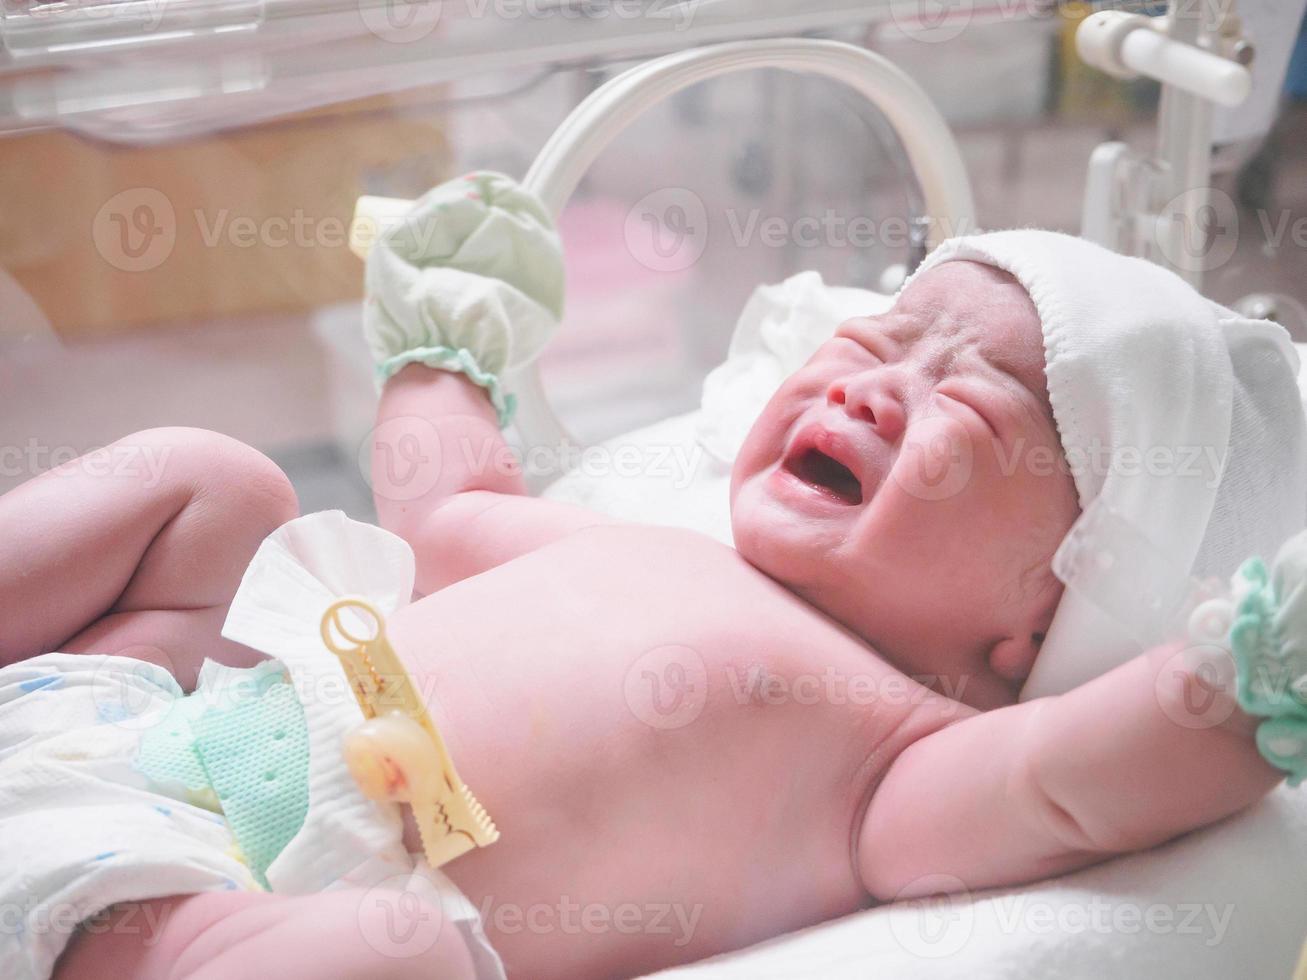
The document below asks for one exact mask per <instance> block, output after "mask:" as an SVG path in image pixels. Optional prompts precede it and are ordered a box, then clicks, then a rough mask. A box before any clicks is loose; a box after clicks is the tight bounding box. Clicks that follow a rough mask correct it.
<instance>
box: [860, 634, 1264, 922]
mask: <svg viewBox="0 0 1307 980" xmlns="http://www.w3.org/2000/svg"><path fill="white" fill-rule="evenodd" d="M1180 650H1181V648H1180V647H1179V646H1178V645H1177V646H1171V647H1159V648H1157V649H1155V650H1153V651H1151V652H1149V653H1147V654H1144V655H1142V656H1139V657H1136V658H1135V659H1134V660H1131V661H1130V662H1128V663H1126V664H1123V665H1122V666H1120V667H1118V668H1116V669H1115V670H1113V671H1111V672H1110V673H1107V674H1104V675H1103V676H1101V677H1098V678H1096V679H1095V680H1093V681H1090V682H1089V683H1087V684H1085V685H1083V686H1081V687H1079V688H1076V689H1075V690H1073V691H1070V692H1068V693H1066V694H1063V695H1060V696H1058V697H1053V698H1041V699H1039V700H1037V701H1030V702H1027V703H1025V704H1019V705H1013V706H1012V707H1008V708H1001V709H998V710H996V711H991V712H987V713H985V714H981V715H976V716H973V717H970V718H967V719H965V720H963V721H961V722H958V723H957V724H954V725H951V726H949V727H947V728H944V729H942V730H940V731H937V732H935V733H934V734H932V735H929V736H927V737H925V738H923V739H921V740H920V741H918V742H916V743H914V744H912V745H910V746H909V747H908V748H907V749H906V750H904V752H903V753H902V754H901V755H900V756H899V757H898V758H897V759H896V760H895V762H894V763H893V764H892V765H891V767H890V769H889V771H888V773H887V774H886V776H885V778H884V780H883V781H882V783H881V785H880V786H879V787H878V789H877V792H876V794H875V796H874V797H873V799H872V801H871V803H870V805H869V808H868V811H867V814H866V816H865V818H864V819H863V822H862V827H861V831H860V837H859V858H858V866H859V870H860V873H861V875H862V878H863V882H864V884H865V885H866V887H867V889H868V890H869V891H870V892H871V893H872V894H873V895H874V896H875V897H876V898H878V899H882V900H891V899H895V898H907V897H911V896H914V895H920V894H923V893H927V892H932V891H939V890H961V889H964V888H965V889H968V890H970V889H977V888H987V887H993V886H999V885H1010V884H1017V883H1020V882H1026V881H1032V880H1037V879H1040V878H1046V877H1049V876H1052V875H1056V874H1061V873H1063V872H1066V871H1071V870H1074V869H1076V868H1080V867H1084V866H1086V865H1089V864H1093V863H1096V862H1098V861H1102V860H1104V859H1106V858H1109V857H1112V856H1114V855H1117V854H1122V853H1126V852H1129V851H1135V850H1139V849H1142V848H1146V847H1151V846H1153V845H1155V844H1160V843H1162V842H1163V841H1166V840H1169V839H1171V838H1172V837H1176V836H1178V835H1180V834H1182V833H1185V832H1186V831H1189V830H1193V829H1195V828H1198V827H1202V826H1204V825H1206V824H1209V823H1212V822H1214V821H1216V820H1219V819H1221V818H1222V817H1225V816H1228V815H1230V814H1232V813H1235V812H1237V811H1239V810H1241V809H1243V808H1244V807H1246V806H1248V805H1249V804H1250V803H1252V802H1254V801H1255V800H1257V799H1258V798H1259V797H1261V796H1262V795H1264V794H1265V793H1267V792H1268V791H1269V790H1270V789H1271V788H1272V787H1274V786H1275V784H1276V783H1277V782H1278V781H1279V780H1280V778H1281V777H1282V775H1283V774H1282V773H1280V772H1279V771H1277V770H1276V769H1274V768H1273V767H1271V766H1270V765H1269V764H1268V763H1267V762H1265V761H1264V760H1263V759H1262V758H1261V756H1260V755H1259V754H1258V752H1257V748H1256V746H1255V744H1254V741H1253V728H1254V725H1255V724H1256V721H1255V719H1251V718H1249V717H1248V716H1246V715H1244V714H1243V713H1242V712H1241V711H1239V709H1238V708H1237V707H1236V706H1234V704H1233V694H1232V692H1228V693H1227V692H1226V691H1224V690H1216V689H1214V688H1213V687H1212V686H1210V685H1209V684H1208V683H1207V682H1206V680H1205V678H1206V676H1207V674H1206V673H1205V672H1203V671H1200V670H1197V669H1195V668H1193V667H1188V666H1186V665H1185V658H1184V657H1182V656H1179V654H1180ZM1220 719H1224V721H1220V723H1217V722H1218V721H1219V720H1220ZM932 875H943V876H948V877H947V878H939V877H936V878H931V877H929V876H932ZM951 879H956V881H953V882H952V887H951V888H950V887H949V886H950V880H951ZM959 882H960V884H959Z"/></svg>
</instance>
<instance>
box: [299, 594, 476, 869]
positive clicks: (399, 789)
mask: <svg viewBox="0 0 1307 980" xmlns="http://www.w3.org/2000/svg"><path fill="white" fill-rule="evenodd" d="M346 614H349V618H350V619H356V620H358V621H359V625H360V626H361V627H362V634H361V635H359V634H356V633H351V632H350V630H349V629H348V628H347V623H346ZM322 642H323V643H325V644H326V646H327V649H328V650H330V651H331V652H332V653H334V654H335V655H336V656H337V657H339V658H340V662H341V664H342V665H343V666H344V668H345V675H346V677H348V679H349V684H350V687H351V688H352V689H353V691H354V696H355V697H356V698H357V699H358V702H359V707H360V708H362V709H363V717H364V718H365V719H366V720H365V721H364V722H363V723H362V724H361V725H359V726H358V728H356V729H354V730H353V731H352V732H350V733H349V734H348V735H346V736H345V746H344V754H345V764H346V765H347V766H348V767H349V771H350V774H351V775H352V776H353V777H354V780H355V782H357V783H358V784H359V788H360V789H361V790H362V791H363V794H364V795H365V796H367V797H368V798H369V799H373V800H385V801H391V802H400V803H407V804H408V805H409V806H410V807H412V809H413V816H414V817H415V819H416V821H417V825H418V830H419V831H420V833H421V834H422V849H423V850H424V851H425V852H426V858H427V863H428V864H430V865H431V867H433V868H438V867H440V866H441V865H442V864H445V863H447V862H449V861H452V860H454V858H456V857H458V856H459V855H460V854H465V853H467V852H468V851H470V850H471V849H472V848H474V847H485V846H487V845H489V844H493V843H494V842H495V841H497V840H498V839H499V831H498V830H497V829H495V823H494V821H493V820H491V819H490V817H489V815H488V814H487V813H486V811H485V808H484V807H483V806H481V804H480V803H478V802H477V800H476V797H474V796H473V795H472V791H471V790H469V789H468V788H467V785H466V784H465V783H464V782H463V781H462V780H461V779H459V778H458V770H456V769H455V768H454V762H453V760H452V759H450V757H449V750H448V749H446V748H445V741H444V739H442V738H441V737H440V732H438V731H437V730H436V726H435V725H434V724H433V723H432V721H431V717H430V715H428V714H427V709H426V705H425V704H424V703H423V701H422V698H421V697H420V696H419V694H418V691H417V688H416V687H415V686H414V684H413V681H412V678H410V677H409V676H408V671H407V670H405V669H404V665H403V664H402V663H401V662H400V659H399V657H398V656H397V655H396V654H395V650H394V648H393V647H392V646H391V645H390V641H389V640H387V639H386V622H385V618H384V617H383V616H382V615H381V612H380V611H379V610H378V609H377V608H376V607H375V606H374V605H372V603H370V602H368V601H367V600H366V599H359V598H353V597H351V598H346V599H340V600H338V601H336V602H334V603H332V604H331V606H330V607H328V609H327V611H326V612H325V613H323V615H322Z"/></svg>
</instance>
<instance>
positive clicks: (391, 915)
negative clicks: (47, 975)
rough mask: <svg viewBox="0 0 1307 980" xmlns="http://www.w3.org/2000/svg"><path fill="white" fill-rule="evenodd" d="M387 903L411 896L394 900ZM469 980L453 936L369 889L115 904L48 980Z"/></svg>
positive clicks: (435, 919)
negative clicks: (120, 979) (105, 979)
mask: <svg viewBox="0 0 1307 980" xmlns="http://www.w3.org/2000/svg"><path fill="white" fill-rule="evenodd" d="M395 897H396V899H415V898H417V897H418V896H416V895H414V894H412V893H395ZM261 976H277V977H279V978H281V980H355V978H367V980H471V978H472V977H473V976H474V971H473V967H472V960H471V957H470V956H469V954H468V951H467V947H466V946H465V945H464V943H463V940H462V937H461V935H460V933H459V931H458V929H457V928H456V927H455V926H453V925H450V924H446V923H442V920H441V913H440V910H439V909H438V908H436V907H435V906H432V905H428V904H426V903H424V902H422V901H421V900H419V901H417V902H412V901H408V902H401V901H398V900H396V901H393V902H392V901H391V900H390V898H389V897H388V896H386V895H381V896H380V897H378V893H377V892H375V891H371V892H365V891H330V892H322V893H319V894H314V895H293V896H288V895H272V894H267V893H256V892H206V893H202V894H198V895H189V896H185V897H180V898H170V899H158V900H155V901H151V902H144V903H131V904H128V905H124V906H119V907H117V908H115V909H114V910H112V911H111V912H110V913H109V914H108V915H107V916H103V917H97V919H96V920H94V921H93V922H92V923H85V924H83V928H82V930H81V931H80V932H79V934H78V935H77V936H76V937H74V939H73V941H72V942H71V943H70V944H69V946H68V947H67V949H66V950H65V951H64V954H63V956H61V957H60V959H59V962H58V963H57V964H56V968H55V973H54V980H98V978H100V977H133V978H135V980H226V978H230V977H261Z"/></svg>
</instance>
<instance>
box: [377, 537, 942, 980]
mask: <svg viewBox="0 0 1307 980" xmlns="http://www.w3.org/2000/svg"><path fill="white" fill-rule="evenodd" d="M391 633H392V637H393V639H394V642H395V645H396V648H397V649H398V650H399V651H400V654H401V656H403V657H404V658H405V659H406V660H407V661H408V662H409V664H410V667H411V669H412V670H413V671H414V672H415V673H416V674H417V675H418V681H419V683H420V684H423V685H424V689H426V690H430V691H431V692H432V698H431V707H432V710H433V712H434V713H435V714H436V716H437V718H438V719H439V722H438V723H439V724H440V725H441V727H442V730H443V731H444V733H445V736H446V738H447V740H448V742H449V745H450V750H451V754H452V755H453V757H454V760H455V762H456V764H457V765H458V767H459V770H460V773H461V775H462V776H463V778H464V779H465V780H466V781H467V783H468V784H469V786H470V787H471V788H472V790H473V792H474V793H475V794H476V795H477V797H478V798H479V799H480V800H481V801H482V802H483V803H484V804H485V806H486V808H487V810H488V811H489V812H490V814H491V816H492V817H493V818H494V820H495V821H496V823H497V824H498V825H499V828H500V830H501V832H502V837H501V839H500V841H499V842H498V843H496V844H494V845H493V846H491V847H489V848H486V849H484V850H481V851H477V852H474V853H473V854H469V855H467V856H466V857H463V858H460V859H459V860H458V861H456V862H455V863H454V864H452V865H450V866H449V867H448V868H447V870H448V871H449V873H450V876H451V877H452V878H454V879H455V880H456V881H457V882H458V883H459V884H460V885H461V886H462V887H463V888H464V890H465V891H466V892H467V893H468V895H469V896H470V897H471V898H472V900H473V902H474V903H476V904H477V905H479V906H481V907H482V911H483V914H484V916H485V919H486V923H487V929H488V932H489V933H490V935H491V939H492V942H494V944H495V945H496V946H497V948H499V949H500V950H501V952H502V954H503V955H504V956H505V959H506V961H507V962H508V963H509V964H510V967H511V966H513V965H514V964H515V965H516V966H517V967H518V968H519V969H521V970H523V971H524V973H525V974H526V975H530V976H533V977H535V976H546V975H549V974H550V973H552V972H556V973H557V974H558V975H560V976H583V975H589V974H593V975H600V974H609V975H611V974H614V973H621V972H629V971H634V970H640V971H645V970H649V969H653V968H655V967H657V966H660V965H665V964H669V963H676V962H683V961H686V960H691V959H696V958H699V957H701V956H706V955H710V954H712V953H715V952H719V951H721V950H723V949H731V948H737V947H739V946H742V945H746V944H748V943H751V942H754V941H757V940H760V939H762V938H765V937H767V936H770V935H774V934H776V933H777V932H781V931H785V930H788V929H792V928H796V927H799V926H802V925H807V924H809V923H812V922H816V921H820V920H822V919H826V918H830V917H832V916H836V915H840V914H843V913H846V912H848V911H851V910H853V909H855V908H857V907H858V906H859V905H860V904H861V903H862V902H863V897H864V895H863V890H862V888H861V886H860V884H859V882H858V881H857V879H856V876H855V874H854V871H853V867H854V865H853V861H852V855H851V850H850V848H851V841H852V840H853V839H854V838H855V835H854V831H855V830H856V821H857V820H858V819H859V817H860V813H861V809H862V807H863V806H865V803H866V800H867V798H868V795H869V793H870V792H871V790H872V788H873V787H874V786H875V784H876V783H877V781H878V779H879V777H880V774H881V773H882V772H883V771H884V769H885V768H886V767H887V766H888V764H889V762H890V761H892V759H893V758H894V756H895V755H896V754H897V752H898V751H900V750H901V748H902V745H903V744H904V743H905V741H906V740H907V739H908V738H910V737H911V736H910V735H909V734H907V733H909V732H911V733H912V734H914V735H915V734H917V731H916V729H917V726H916V725H915V724H914V723H913V722H912V719H914V718H915V717H918V716H919V714H920V712H918V711H917V707H918V706H919V705H920V704H921V703H922V701H923V700H925V699H926V698H927V697H929V695H927V694H926V693H925V692H924V690H922V689H919V688H916V687H915V685H912V684H911V682H909V681H907V679H906V678H903V677H902V675H900V674H898V673H897V672H896V671H893V670H892V668H889V667H888V666H887V665H885V664H884V663H883V662H882V661H880V660H879V658H877V657H875V656H874V654H873V653H872V652H871V651H870V650H868V649H867V648H866V647H865V646H864V645H863V644H861V643H860V642H858V641H856V640H855V639H853V638H852V637H850V636H848V635H847V634H846V633H845V632H844V631H842V630H841V629H839V628H838V627H836V626H834V625H833V624H831V623H830V622H829V621H827V620H825V619H824V618H823V617H821V616H819V615H818V614H816V613H815V612H814V611H813V610H812V609H811V608H810V607H808V606H807V605H806V604H804V603H803V602H801V601H800V600H799V599H797V598H796V597H794V596H793V595H792V594H790V593H789V592H787V591H785V590H783V589H781V588H779V587H778V586H776V585H775V584H774V583H773V582H771V581H770V580H768V579H766V578H765V577H763V576H761V575H760V574H758V573H757V572H755V571H754V570H753V569H751V568H750V567H749V566H748V565H747V564H745V563H744V562H743V561H742V560H740V559H739V558H738V556H736V555H735V553H734V552H732V551H730V549H725V548H722V547H721V546H719V545H716V544H714V543H712V542H709V541H707V539H701V538H698V537H697V536H691V535H688V534H686V533H684V532H670V531H665V530H658V529H651V528H602V529H599V528H596V529H591V530H588V531H585V532H581V533H579V534H577V535H574V536H573V537H571V538H569V539H567V540H565V541H562V542H559V543H557V544H555V545H552V546H550V547H549V548H546V549H542V550H541V551H539V552H535V553H533V554H531V555H527V556H525V557H523V558H521V559H518V560H517V561H514V562H511V563H509V564H508V565H505V566H502V567H500V568H498V569H495V570H493V571H491V572H489V573H486V574H484V575H480V576H477V577H476V578H473V579H469V580H467V581H465V582H462V583H459V584H458V585H455V586H453V587H451V588H449V589H446V590H444V591H442V592H440V593H437V594H435V595H432V596H428V597H427V598H425V599H423V600H421V601H420V602H418V603H415V604H414V605H413V606H411V607H409V608H407V609H405V610H401V611H400V612H399V613H397V614H396V615H395V616H394V617H393V620H392V623H391ZM587 923H588V924H587ZM546 967H547V969H546Z"/></svg>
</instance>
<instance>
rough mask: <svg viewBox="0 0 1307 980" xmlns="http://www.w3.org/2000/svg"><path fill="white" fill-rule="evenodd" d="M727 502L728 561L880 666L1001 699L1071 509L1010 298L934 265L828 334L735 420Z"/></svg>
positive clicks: (1055, 592) (1005, 278)
mask: <svg viewBox="0 0 1307 980" xmlns="http://www.w3.org/2000/svg"><path fill="white" fill-rule="evenodd" d="M731 506H732V526H733V529H734V533H735V542H736V546H737V547H738V549H739V550H740V552H741V554H743V555H744V556H745V557H746V558H747V559H748V560H749V561H750V562H752V563H753V564H754V565H755V566H757V567H758V568H759V569H761V570H762V571H764V572H766V573H767V574H768V575H770V576H772V577H773V578H775V579H777V580H778V581H780V582H782V583H783V584H785V585H787V586H788V587H789V588H791V589H792V590H794V591H795V592H797V593H798V594H799V595H801V596H803V597H804V598H805V599H807V600H808V601H809V602H811V603H812V604H814V605H815V606H817V607H818V608H820V609H822V610H824V611H825V612H827V613H828V614H830V615H831V616H833V617H834V618H835V619H837V620H839V621H840V622H842V623H843V624H845V625H846V626H848V627H849V628H851V629H853V630H854V631H856V632H857V633H858V634H859V635H861V636H862V637H863V638H864V639H866V640H867V641H868V642H869V643H870V644H871V645H872V646H874V647H875V648H876V649H877V650H878V651H879V652H880V654H881V655H882V656H884V657H885V658H886V659H888V660H889V661H890V662H891V663H893V664H894V665H895V666H897V667H898V668H899V669H900V670H902V671H903V672H905V673H908V674H912V675H914V676H918V677H922V678H923V679H934V686H935V687H936V688H937V689H939V690H941V691H942V692H943V693H945V694H949V695H951V696H953V697H956V698H958V699H960V700H963V701H966V702H967V703H969V704H972V705H975V706H977V707H982V708H988V707H994V706H997V705H1000V704H1006V703H1010V702H1012V701H1013V700H1015V697H1016V693H1017V691H1018V690H1019V688H1020V686H1021V682H1022V681H1023V680H1024V679H1025V677H1026V675H1027V674H1029V673H1030V668H1031V666H1032V665H1033V663H1034V660H1035V657H1036V655H1037V654H1038V652H1039V643H1040V642H1041V641H1042V639H1043V634H1044V632H1045V631H1046V630H1047V629H1048V625H1049V622H1050V621H1051V619H1052V616H1053V611H1054V609H1055V608H1056V605H1057V602H1058V599H1059V598H1060V596H1061V586H1060V584H1059V583H1058V581H1057V579H1056V578H1055V577H1054V576H1053V574H1052V571H1051V568H1050V565H1049V562H1050V559H1051V557H1052V554H1053V552H1054V550H1055V549H1056V548H1057V545H1058V544H1059V542H1060V541H1061V540H1062V537H1063V535H1064V534H1065V533H1066V531H1067V529H1068V528H1069V527H1070V525H1071V523H1072V521H1073V520H1074V519H1075V517H1076V515H1077V513H1078V507H1077V502H1076V492H1075V484H1074V481H1073V480H1072V478H1071V476H1070V474H1069V472H1068V469H1067V467H1066V465H1065V461H1064V458H1063V456H1062V450H1061V443H1060V441H1059V439H1058V435H1057V428H1056V425H1055V423H1054V421H1053V416H1052V412H1051V410H1050V408H1049V402H1048V390H1047V387H1046V383H1045V380H1044V352H1043V336H1042V332H1041V329H1040V325H1039V317H1038V315H1037V313H1036V311H1035V308H1034V306H1033V304H1032V303H1031V302H1030V298H1029V297H1028V296H1027V295H1026V293H1025V290H1024V289H1022V288H1021V286H1020V285H1019V284H1018V283H1017V282H1016V280H1015V279H1013V278H1012V277H1011V276H1009V275H1008V274H1007V273H1004V272H1002V271H1000V270H997V269H994V268H991V267H989V266H985V265H980V264H978V263H973V262H961V261H954V262H946V263H944V264H942V265H940V266H938V267H936V268H935V269H932V270H931V271H929V272H928V273H925V274H923V275H922V276H920V277H919V278H918V279H916V280H915V281H914V282H913V283H912V285H911V286H910V287H909V288H908V289H906V290H905V291H904V292H903V293H902V294H901V296H900V297H899V299H898V302H897V303H896V304H895V306H894V308H893V309H891V310H890V311H889V312H887V313H884V314H881V315H879V316H874V317H864V318H856V319H853V320H849V321H847V322H845V323H843V324H841V325H840V327H839V329H838V330H837V331H836V333H835V336H834V338H832V339H831V340H830V341H828V342H827V343H826V344H824V345H823V346H822V347H821V348H820V349H819V350H818V351H817V353H816V354H814V355H813V357H812V359H811V360H809V361H808V363H807V364H806V365H804V366H803V367H802V368H801V369H799V370H798V371H797V372H796V373H795V374H794V375H792V376H791V377H790V378H788V379H787V380H786V381H785V383H784V384H783V385H781V387H780V389H779V390H778V391H777V392H776V394H775V395H774V396H773V397H772V399H771V401H770V402H769V403H768V404H767V407H766V408H765V409H763V412H762V414H761V415H760V416H759V417H758V420H757V422H755V423H754V426H753V429H752V430H751V431H750V433H749V436H748V438H747V439H746V440H745V443H744V446H743V448H742V449H741V451H740V454H739V456H738V457H737V459H736V462H735V469H734V473H733V475H732V486H731Z"/></svg>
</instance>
